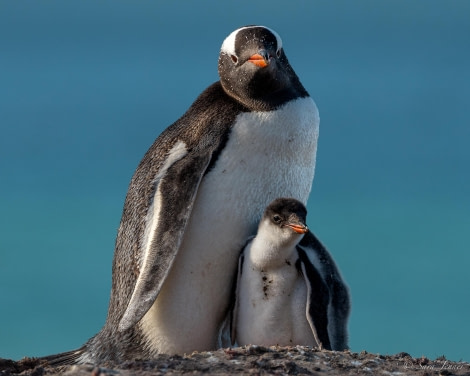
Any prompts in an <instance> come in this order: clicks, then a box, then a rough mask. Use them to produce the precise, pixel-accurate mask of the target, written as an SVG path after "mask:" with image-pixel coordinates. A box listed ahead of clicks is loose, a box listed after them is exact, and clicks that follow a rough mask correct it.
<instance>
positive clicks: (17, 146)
mask: <svg viewBox="0 0 470 376" xmlns="http://www.w3.org/2000/svg"><path fill="white" fill-rule="evenodd" d="M469 20H470V2H468V1H434V0H426V1H424V0H417V1H404V0H403V1H354V2H353V1H312V2H304V1H289V2H285V1H278V0H270V1H265V0H259V1H256V2H248V1H241V2H210V1H199V2H189V1H187V2H161V1H140V2H130V1H129V2H125V1H119V0H118V1H110V0H108V1H91V0H82V1H66V2H65V1H58V0H51V1H47V2H46V1H35V2H26V1H3V2H1V4H0V232H1V233H0V357H4V358H15V359H18V358H20V357H23V356H39V355H46V354H50V353H55V352H60V351H65V350H69V349H73V348H76V347H78V346H80V345H81V344H82V343H84V342H85V341H86V340H87V339H88V338H89V337H91V336H92V335H93V334H95V333H96V332H97V331H98V330H99V329H100V327H101V326H102V324H103V323H104V320H105V316H106V311H107V304H108V298H109V290H110V281H111V260H112V255H113V247H114V239H115V235H116V230H117V227H118V225H119V220H120V215H121V210H122V205H123V202H124V197H125V194H126V190H127V185H128V183H129V180H130V178H131V176H132V174H133V172H134V169H135V167H136V166H137V164H138V162H139V161H140V159H141V158H142V156H143V154H144V152H145V151H146V150H147V148H148V147H149V146H150V144H151V143H152V142H153V140H154V139H155V138H156V137H157V136H158V134H159V133H160V132H161V131H162V130H163V129H164V128H165V127H166V126H168V125H169V124H170V123H172V122H173V121H175V120H176V119H177V118H178V117H179V116H180V115H181V114H182V113H183V112H184V111H185V110H186V109H187V108H188V106H189V105H190V104H191V103H192V101H193V100H194V99H195V97H196V96H197V95H198V94H199V93H200V92H201V91H202V90H203V89H204V88H205V87H207V86H208V85H209V84H210V83H212V82H213V81H215V80H216V79H217V57H218V51H219V48H220V45H221V43H222V40H223V39H224V37H225V36H226V35H228V34H229V33H230V32H231V31H232V30H234V29H235V28H237V27H239V26H242V25H246V24H265V25H267V26H270V27H272V28H273V29H275V30H276V31H278V32H279V34H280V35H281V36H282V38H283V42H284V47H285V50H286V53H287V56H288V57H289V59H290V62H291V64H292V65H293V67H294V69H295V70H296V72H297V73H298V75H299V76H300V78H301V80H302V82H303V84H304V86H305V87H306V88H307V90H308V91H309V92H310V93H311V95H312V97H313V98H314V99H315V101H316V103H317V105H318V107H319V110H320V116H321V125H320V139H319V148H318V158H317V169H316V176H315V181H314V185H313V190H312V194H311V196H310V200H309V205H308V209H309V215H308V222H309V227H311V228H312V229H313V230H314V232H315V233H316V234H317V235H318V236H319V237H320V239H321V240H322V241H323V242H324V243H325V244H326V245H327V246H328V248H329V249H330V251H331V252H332V253H333V255H334V256H335V258H336V260H337V263H338V265H339V266H340V268H341V270H342V272H343V275H344V277H345V279H346V280H347V282H348V283H349V285H350V288H351V292H352V298H353V310H352V316H351V321H350V335H351V347H352V350H354V351H361V350H367V351H369V352H372V353H383V354H392V353H397V352H401V351H406V352H409V353H410V354H412V355H414V356H421V355H425V356H428V357H430V358H435V357H437V356H440V355H443V354H444V355H446V356H447V357H448V358H449V359H452V360H459V359H464V360H467V361H470V347H469V346H468V341H469V338H470V320H469V318H470V293H469V287H470V273H469V267H470V237H469V233H470V169H469V163H470V148H469V142H470V122H469V113H470V110H469V109H470V22H469Z"/></svg>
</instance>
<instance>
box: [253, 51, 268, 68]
mask: <svg viewBox="0 0 470 376" xmlns="http://www.w3.org/2000/svg"><path fill="white" fill-rule="evenodd" d="M248 61H249V62H250V63H253V64H254V65H256V66H258V67H260V68H264V67H267V66H268V65H269V62H267V61H266V60H265V59H264V57H263V56H261V55H260V54H254V55H252V56H251V57H250V58H249V59H248Z"/></svg>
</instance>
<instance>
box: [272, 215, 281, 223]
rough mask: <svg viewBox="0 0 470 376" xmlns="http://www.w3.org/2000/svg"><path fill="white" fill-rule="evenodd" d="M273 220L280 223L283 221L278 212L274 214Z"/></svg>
mask: <svg viewBox="0 0 470 376" xmlns="http://www.w3.org/2000/svg"><path fill="white" fill-rule="evenodd" d="M273 221H274V222H276V223H279V222H281V217H280V216H278V215H277V214H276V215H274V216H273Z"/></svg>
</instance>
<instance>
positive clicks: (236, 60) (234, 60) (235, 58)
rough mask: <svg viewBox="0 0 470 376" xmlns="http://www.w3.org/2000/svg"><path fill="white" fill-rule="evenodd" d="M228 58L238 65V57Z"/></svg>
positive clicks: (231, 56)
mask: <svg viewBox="0 0 470 376" xmlns="http://www.w3.org/2000/svg"><path fill="white" fill-rule="evenodd" d="M230 58H231V59H232V61H233V63H234V64H237V63H238V57H236V56H235V55H230Z"/></svg>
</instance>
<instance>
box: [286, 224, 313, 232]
mask: <svg viewBox="0 0 470 376" xmlns="http://www.w3.org/2000/svg"><path fill="white" fill-rule="evenodd" d="M287 226H289V227H290V228H291V229H292V230H294V232H296V233H297V234H305V233H307V232H308V227H307V226H304V225H298V224H294V223H289V224H288V225H287Z"/></svg>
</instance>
